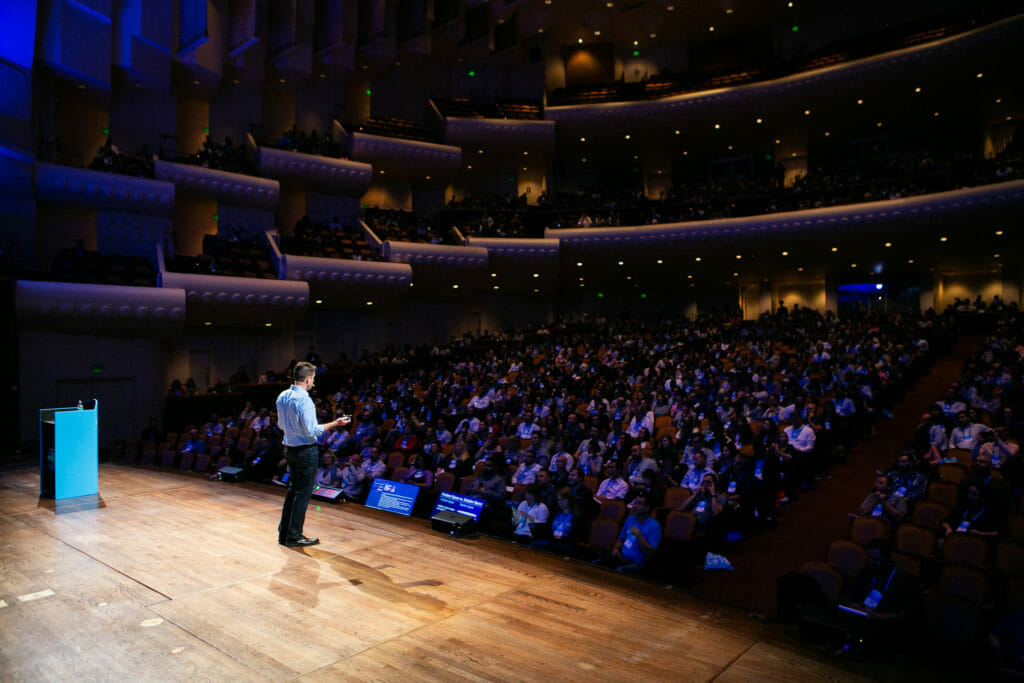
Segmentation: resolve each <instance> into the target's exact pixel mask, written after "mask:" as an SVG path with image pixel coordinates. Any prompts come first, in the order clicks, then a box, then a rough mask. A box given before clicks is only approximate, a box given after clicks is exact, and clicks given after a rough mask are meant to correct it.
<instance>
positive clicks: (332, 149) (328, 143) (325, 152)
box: [274, 126, 342, 159]
mask: <svg viewBox="0 0 1024 683" xmlns="http://www.w3.org/2000/svg"><path fill="white" fill-rule="evenodd" d="M274 146H275V147H277V148H278V149H285V150H288V151H289V152H300V153H302V154H315V155H317V156H322V157H332V158H334V159H339V158H341V156H342V153H341V144H340V143H338V142H335V141H334V140H332V139H331V136H329V135H327V134H322V135H321V134H320V133H318V132H317V131H316V129H313V130H312V131H311V132H310V133H306V132H305V131H301V130H299V129H298V126H292V127H291V128H290V129H288V130H286V131H285V132H283V133H281V137H280V138H278V139H277V142H276V143H275V145H274Z"/></svg>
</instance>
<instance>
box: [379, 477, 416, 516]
mask: <svg viewBox="0 0 1024 683" xmlns="http://www.w3.org/2000/svg"><path fill="white" fill-rule="evenodd" d="M419 492H420V487H419V486H415V485H414V484H403V483H402V482H399V481H391V480H390V479H374V480H373V484H372V485H371V486H370V495H368V496H367V497H366V507H368V508H376V509H378V510H386V511H388V512H394V513H397V514H399V515H405V516H406V517H408V516H409V515H411V514H412V507H413V505H415V504H416V496H417V495H419Z"/></svg>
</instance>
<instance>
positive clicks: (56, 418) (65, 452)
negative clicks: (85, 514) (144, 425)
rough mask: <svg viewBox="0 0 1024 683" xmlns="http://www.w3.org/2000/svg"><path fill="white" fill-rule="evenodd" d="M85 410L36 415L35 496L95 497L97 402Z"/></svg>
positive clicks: (97, 476)
mask: <svg viewBox="0 0 1024 683" xmlns="http://www.w3.org/2000/svg"><path fill="white" fill-rule="evenodd" d="M91 403H92V406H91V407H90V408H89V409H84V408H77V407H74V408H46V409H43V410H40V411H39V495H41V496H45V497H48V498H54V499H57V500H60V499H62V498H75V497H77V496H89V495H94V494H96V493H99V485H98V479H99V412H100V406H99V402H98V401H95V400H94V401H92V402H91Z"/></svg>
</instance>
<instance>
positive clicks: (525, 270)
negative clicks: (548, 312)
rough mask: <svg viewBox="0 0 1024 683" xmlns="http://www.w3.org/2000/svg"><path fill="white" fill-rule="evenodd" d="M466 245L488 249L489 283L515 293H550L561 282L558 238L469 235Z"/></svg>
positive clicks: (503, 290)
mask: <svg viewBox="0 0 1024 683" xmlns="http://www.w3.org/2000/svg"><path fill="white" fill-rule="evenodd" d="M467 244H468V245H469V246H471V247H482V248H484V249H486V250H487V257H488V263H487V271H488V275H489V278H488V281H487V286H488V288H489V289H490V290H491V291H494V292H504V293H513V294H531V293H534V294H539V293H542V292H550V291H553V290H554V289H555V287H556V286H557V284H558V267H559V254H560V246H561V245H560V244H559V241H558V240H557V239H510V238H501V237H470V238H469V239H468V240H467Z"/></svg>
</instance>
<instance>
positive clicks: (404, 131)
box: [346, 116, 441, 142]
mask: <svg viewBox="0 0 1024 683" xmlns="http://www.w3.org/2000/svg"><path fill="white" fill-rule="evenodd" d="M346 128H348V129H349V130H352V131H357V132H360V133H367V134H369V135H380V136H381V137H386V138H400V139H402V140H418V141H420V142H440V141H441V139H440V138H439V137H438V135H437V133H436V132H435V131H434V130H433V129H432V128H431V127H430V126H425V125H423V124H421V123H416V122H415V121H410V120H408V119H400V118H395V117H385V118H379V117H373V116H371V117H370V118H368V119H367V120H366V121H363V122H362V123H359V124H348V125H346Z"/></svg>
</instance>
